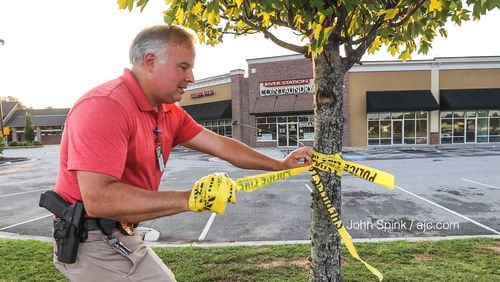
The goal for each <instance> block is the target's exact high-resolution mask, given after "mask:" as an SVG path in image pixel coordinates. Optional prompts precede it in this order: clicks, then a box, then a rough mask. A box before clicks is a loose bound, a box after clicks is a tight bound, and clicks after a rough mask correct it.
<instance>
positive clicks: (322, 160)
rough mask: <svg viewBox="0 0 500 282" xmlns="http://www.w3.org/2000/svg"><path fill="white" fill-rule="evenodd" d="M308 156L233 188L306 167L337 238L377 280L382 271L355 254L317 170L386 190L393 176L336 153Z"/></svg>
mask: <svg viewBox="0 0 500 282" xmlns="http://www.w3.org/2000/svg"><path fill="white" fill-rule="evenodd" d="M312 159H313V164H312V165H310V166H305V167H300V168H294V169H287V170H281V171H276V172H268V173H263V174H257V175H253V176H247V177H243V178H240V179H238V180H236V190H238V191H244V192H253V191H255V190H257V189H260V188H262V187H264V186H266V185H269V184H271V183H273V182H276V181H278V180H282V179H285V178H288V177H290V176H293V175H297V174H300V173H302V172H304V171H306V170H309V172H310V174H311V177H312V183H313V185H314V187H315V188H316V190H317V191H318V192H319V194H320V196H321V200H322V201H323V203H324V204H325V207H326V209H327V211H328V213H329V215H330V219H331V220H332V222H333V224H334V225H335V227H336V229H337V231H338V232H339V235H340V238H341V239H342V241H343V242H344V244H345V246H346V248H347V250H348V251H349V254H351V256H352V257H354V258H355V259H357V260H359V261H360V262H362V263H363V264H364V265H365V266H366V268H368V270H370V272H371V273H373V274H374V275H375V276H377V277H378V279H379V280H380V281H382V279H383V278H384V277H383V275H382V273H380V271H378V270H377V269H376V268H375V267H373V266H371V265H370V264H368V263H367V262H366V261H364V260H363V259H361V257H360V256H359V255H358V252H357V251H356V248H355V247H354V244H353V243H352V240H351V236H350V235H349V233H348V232H347V230H346V228H345V226H344V224H343V223H342V221H341V220H340V217H339V214H338V213H337V211H336V210H335V208H334V207H333V206H332V203H331V201H330V199H329V198H328V195H327V194H326V192H325V189H324V186H323V183H322V182H321V179H320V177H319V175H318V172H317V170H322V171H325V172H330V173H335V174H336V175H338V176H342V171H346V172H348V173H350V174H352V175H354V176H357V177H359V178H362V179H365V180H368V181H370V182H373V183H375V184H378V185H381V186H384V187H385V188H387V189H389V190H393V189H394V176H393V175H392V174H389V173H386V172H383V171H381V170H378V169H374V168H371V167H368V166H364V165H361V164H358V163H355V162H350V161H346V160H343V159H342V157H341V155H340V154H335V155H325V154H322V153H319V152H314V153H313V158H312Z"/></svg>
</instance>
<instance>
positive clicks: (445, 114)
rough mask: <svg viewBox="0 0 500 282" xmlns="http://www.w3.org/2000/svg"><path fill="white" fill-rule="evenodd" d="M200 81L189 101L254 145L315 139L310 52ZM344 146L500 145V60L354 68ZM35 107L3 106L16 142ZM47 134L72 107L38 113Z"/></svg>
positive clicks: (193, 110)
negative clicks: (28, 113)
mask: <svg viewBox="0 0 500 282" xmlns="http://www.w3.org/2000/svg"><path fill="white" fill-rule="evenodd" d="M247 63H248V70H247V73H248V75H247V76H246V77H245V70H241V69H238V70H232V71H230V72H229V73H227V74H224V75H218V76H213V77H209V78H205V79H200V80H198V81H197V82H196V83H194V84H192V85H190V87H189V88H188V89H187V91H186V93H185V94H184V97H183V100H182V101H181V102H180V105H181V106H182V107H183V108H184V109H185V110H186V111H187V112H189V113H190V114H191V115H192V116H193V117H194V118H195V119H196V120H197V121H198V122H199V123H200V124H202V125H204V126H205V127H206V128H208V129H210V130H212V131H214V132H216V133H218V134H221V135H224V136H228V137H231V138H235V139H238V140H241V141H243V142H244V143H246V144H248V145H250V146H252V147H283V148H293V147H297V146H299V145H301V144H303V145H308V146H310V145H312V142H313V136H314V117H313V93H314V78H313V70H312V63H311V61H310V59H307V58H304V57H303V56H302V55H289V56H278V57H269V58H256V59H248V60H247ZM344 82H345V87H344V93H343V101H344V104H343V109H344V132H343V145H344V146H361V147H363V146H418V145H424V144H433V145H434V144H435V145H438V144H469V143H471V144H484V143H500V56H489V57H456V58H435V59H431V60H413V61H407V62H405V63H402V62H400V61H377V62H376V61H369V62H367V61H365V62H363V63H362V64H361V65H355V66H354V67H352V68H351V69H350V70H349V72H348V73H347V74H346V77H345V79H344ZM26 111H27V110H26V109H24V108H23V107H21V105H20V104H18V103H14V102H4V103H3V115H4V116H3V124H4V125H5V126H7V127H9V128H10V135H9V137H8V138H9V141H22V140H24V136H23V135H24V125H25V113H26ZM29 111H30V112H31V114H32V119H33V125H34V127H35V130H36V134H37V140H39V141H41V142H42V143H44V144H55V143H59V142H60V138H61V135H62V130H63V126H64V121H65V119H66V115H67V113H68V111H69V109H43V110H29Z"/></svg>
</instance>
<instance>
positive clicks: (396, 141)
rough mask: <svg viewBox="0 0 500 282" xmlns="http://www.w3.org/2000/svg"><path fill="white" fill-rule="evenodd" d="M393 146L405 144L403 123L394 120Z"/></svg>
mask: <svg viewBox="0 0 500 282" xmlns="http://www.w3.org/2000/svg"><path fill="white" fill-rule="evenodd" d="M392 144H393V145H400V144H403V121H402V120H393V121H392Z"/></svg>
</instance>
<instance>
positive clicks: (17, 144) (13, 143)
mask: <svg viewBox="0 0 500 282" xmlns="http://www.w3.org/2000/svg"><path fill="white" fill-rule="evenodd" d="M9 146H11V147H16V146H19V142H17V141H11V142H9Z"/></svg>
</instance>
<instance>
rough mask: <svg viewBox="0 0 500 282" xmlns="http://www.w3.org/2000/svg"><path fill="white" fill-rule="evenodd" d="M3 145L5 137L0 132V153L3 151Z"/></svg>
mask: <svg viewBox="0 0 500 282" xmlns="http://www.w3.org/2000/svg"><path fill="white" fill-rule="evenodd" d="M4 146H5V138H4V137H3V136H2V134H0V155H1V154H2V152H3V148H4Z"/></svg>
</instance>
